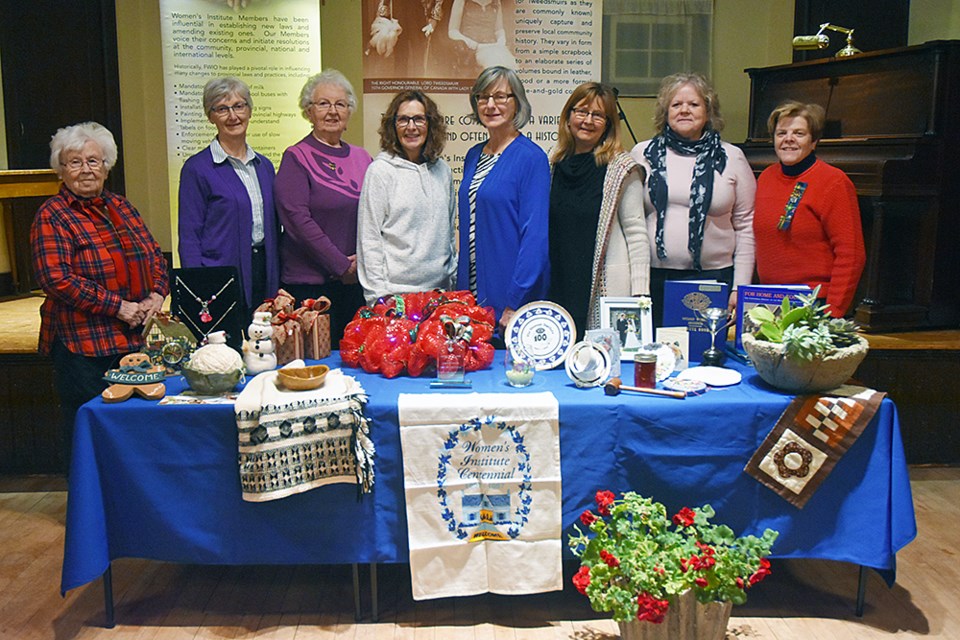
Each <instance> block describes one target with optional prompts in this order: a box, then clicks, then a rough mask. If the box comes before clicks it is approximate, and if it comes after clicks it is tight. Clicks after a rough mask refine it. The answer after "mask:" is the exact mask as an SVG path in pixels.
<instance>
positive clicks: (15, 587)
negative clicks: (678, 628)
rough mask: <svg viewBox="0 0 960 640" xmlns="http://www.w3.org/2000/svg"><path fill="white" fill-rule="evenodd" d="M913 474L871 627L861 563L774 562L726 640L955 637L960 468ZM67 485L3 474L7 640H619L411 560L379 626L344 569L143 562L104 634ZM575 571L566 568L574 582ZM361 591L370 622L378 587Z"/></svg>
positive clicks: (395, 580) (397, 576)
mask: <svg viewBox="0 0 960 640" xmlns="http://www.w3.org/2000/svg"><path fill="white" fill-rule="evenodd" d="M911 478H912V485H913V491H914V504H915V506H916V511H917V520H918V529H919V532H920V533H919V535H918V537H917V539H916V540H915V541H914V542H913V543H911V544H910V545H908V546H907V547H906V548H905V549H904V550H903V551H901V553H900V554H899V556H898V565H899V566H898V571H899V573H898V581H897V584H896V585H895V586H894V587H893V589H888V588H887V587H886V585H885V584H884V583H883V581H882V580H881V579H880V578H879V576H877V575H876V574H874V573H873V572H868V577H869V580H868V587H867V604H866V610H865V613H864V616H863V618H862V619H858V618H856V617H855V616H854V611H853V609H854V599H855V591H856V584H857V569H856V567H853V566H851V565H847V564H843V563H832V562H826V561H809V560H808V561H799V560H794V561H778V562H775V563H774V575H773V576H772V577H770V578H768V579H767V581H766V582H764V583H763V584H762V585H760V586H759V587H757V588H756V589H755V590H753V591H752V592H751V600H750V602H748V603H747V604H746V605H744V606H741V607H736V608H734V611H733V618H732V619H731V621H730V626H729V628H728V632H727V639H728V640H740V639H776V640H835V639H847V638H852V639H857V640H859V639H867V640H869V639H871V638H891V637H896V638H960V588H958V585H960V562H958V557H957V555H958V550H960V526H958V524H960V468H913V469H911ZM59 484H60V486H53V487H51V485H50V481H49V480H48V479H47V480H31V479H14V478H6V479H5V478H0V638H3V639H4V640H5V639H7V638H10V639H17V640H20V639H26V638H54V639H56V640H69V639H72V638H104V639H110V640H120V639H123V640H126V639H130V638H137V639H146V638H162V639H166V638H284V639H296V640H300V639H303V638H338V639H341V638H344V639H346V638H349V639H356V640H360V639H366V638H370V639H380V638H397V639H400V638H404V639H406V638H409V639H414V640H420V639H424V638H429V639H431V640H448V639H451V640H457V639H462V638H468V639H475V640H520V639H528V638H529V639H531V640H539V639H551V640H557V639H561V638H572V639H574V640H608V639H611V638H615V637H617V627H616V625H615V624H613V623H612V622H610V621H609V620H607V619H605V618H603V617H602V616H599V615H598V614H595V613H594V612H592V611H591V610H590V608H589V606H588V605H587V604H586V599H585V598H583V597H581V596H580V595H578V594H577V593H576V592H575V591H574V590H573V589H572V588H570V587H569V586H568V587H567V588H566V589H565V590H564V591H563V592H562V593H552V594H542V595H537V596H525V597H505V596H493V595H488V596H477V597H472V598H455V599H445V600H437V601H427V602H414V601H413V600H412V598H411V595H410V585H409V575H408V569H407V567H406V565H381V566H380V569H379V573H380V599H379V600H380V622H378V623H372V622H370V621H369V619H368V620H365V621H363V622H360V623H356V622H355V621H354V614H353V596H352V589H351V574H350V569H349V567H347V566H298V567H283V566H281V567H277V566H250V567H210V566H194V565H174V564H167V563H159V562H151V561H146V560H119V561H117V562H115V563H114V569H113V577H114V592H115V597H116V603H117V608H116V616H117V627H116V628H115V629H104V628H102V625H103V621H104V610H103V591H102V585H101V583H100V581H99V580H98V581H97V582H94V583H92V584H90V585H87V586H85V587H82V588H79V589H75V590H74V591H71V592H70V593H68V594H67V596H66V597H65V598H61V597H60V594H59V584H60V565H61V561H62V553H63V535H64V527H63V523H64V516H65V513H66V493H65V492H64V491H62V488H63V487H62V481H61V482H60V483H59ZM51 488H52V489H58V490H50V489H51ZM341 525H342V526H343V527H344V535H356V534H357V533H358V532H355V531H353V530H351V528H350V524H349V523H341ZM237 535H243V532H242V531H238V532H237ZM266 543H267V542H266V541H265V544H266ZM573 569H574V567H573V566H570V567H567V574H570V573H572V571H573ZM363 575H364V577H365V574H363ZM567 578H568V579H567V580H566V582H567V584H568V585H569V575H568V576H567ZM363 593H364V601H363V607H364V610H365V611H367V612H368V615H369V605H370V603H369V599H368V597H367V594H368V593H369V591H368V590H366V589H364V592H363Z"/></svg>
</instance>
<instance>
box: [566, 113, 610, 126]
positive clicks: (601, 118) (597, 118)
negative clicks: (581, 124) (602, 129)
mask: <svg viewBox="0 0 960 640" xmlns="http://www.w3.org/2000/svg"><path fill="white" fill-rule="evenodd" d="M573 115H574V117H575V118H578V119H579V120H586V119H587V118H588V117H589V118H593V121H594V122H598V123H600V124H603V123H604V122H606V121H607V116H606V115H605V114H603V113H600V112H599V111H587V110H586V109H574V110H573Z"/></svg>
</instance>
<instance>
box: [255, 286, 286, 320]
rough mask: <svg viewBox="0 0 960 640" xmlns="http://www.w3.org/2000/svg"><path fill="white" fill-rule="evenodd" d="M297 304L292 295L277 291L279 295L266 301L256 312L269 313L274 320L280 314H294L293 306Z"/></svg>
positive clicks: (281, 290) (280, 290)
mask: <svg viewBox="0 0 960 640" xmlns="http://www.w3.org/2000/svg"><path fill="white" fill-rule="evenodd" d="M294 302H296V301H295V300H294V298H293V296H292V295H290V294H289V293H287V292H286V291H284V290H283V289H278V290H277V295H276V296H274V297H272V298H267V299H266V300H264V301H263V302H262V303H261V304H260V306H259V307H257V308H256V311H268V312H270V314H271V315H273V317H274V318H276V316H277V314H278V313H293V304H294Z"/></svg>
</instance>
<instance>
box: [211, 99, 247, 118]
mask: <svg viewBox="0 0 960 640" xmlns="http://www.w3.org/2000/svg"><path fill="white" fill-rule="evenodd" d="M249 108H250V105H249V104H247V103H246V102H238V103H237V104H229V105H228V104H221V105H217V106H216V107H211V108H210V111H212V112H213V113H215V114H217V115H218V116H220V117H221V118H222V117H224V116H226V115H227V114H228V113H231V112H233V113H236V114H242V113H246V112H247V109H249Z"/></svg>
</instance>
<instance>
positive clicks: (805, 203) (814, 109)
mask: <svg viewBox="0 0 960 640" xmlns="http://www.w3.org/2000/svg"><path fill="white" fill-rule="evenodd" d="M824 119H825V114H824V111H823V108H822V107H820V106H819V105H816V104H801V103H799V102H785V103H783V104H781V105H780V106H779V107H777V108H776V109H774V111H773V113H772V114H770V118H769V119H768V120H767V126H768V128H769V129H770V135H771V136H772V137H773V146H774V149H775V150H776V153H777V158H779V159H780V162H779V163H778V164H775V165H771V166H769V167H767V168H766V169H765V170H764V171H763V173H762V174H760V179H759V181H758V182H757V199H756V210H755V213H754V216H753V235H754V238H755V239H756V256H757V273H758V274H759V275H760V282H761V283H762V284H806V285H809V286H810V287H811V288H813V287H816V286H817V285H819V286H820V297H821V298H825V299H826V302H827V304H829V305H830V313H831V314H832V315H834V316H837V317H840V316H843V315H844V314H846V312H847V310H848V309H849V308H850V304H851V302H853V296H854V294H855V292H856V290H857V283H858V282H859V281H860V274H861V273H862V272H863V265H864V262H865V260H866V256H865V253H864V248H863V230H862V228H861V226H860V207H859V205H858V204H857V194H856V191H855V190H854V187H853V183H852V182H850V179H849V178H848V177H847V176H846V174H845V173H843V171H841V170H840V169H837V168H836V167H833V166H831V165H829V164H827V163H826V162H823V161H822V160H818V159H817V156H816V154H815V153H814V150H815V149H816V147H817V141H818V140H819V139H820V135H821V134H822V133H823V124H824Z"/></svg>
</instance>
